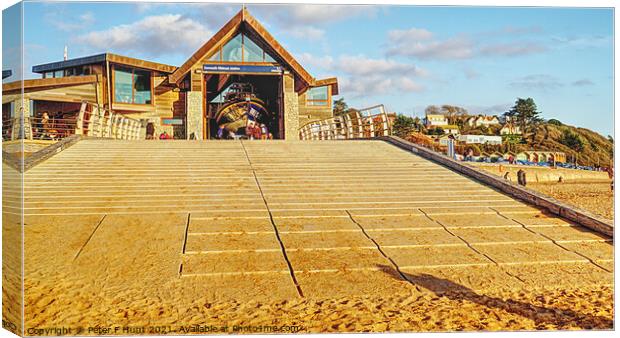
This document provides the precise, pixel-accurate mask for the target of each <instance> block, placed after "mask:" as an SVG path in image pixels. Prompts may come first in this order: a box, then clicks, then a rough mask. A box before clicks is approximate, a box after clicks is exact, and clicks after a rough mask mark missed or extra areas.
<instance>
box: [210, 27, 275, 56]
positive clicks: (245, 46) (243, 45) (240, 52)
mask: <svg viewBox="0 0 620 338" xmlns="http://www.w3.org/2000/svg"><path fill="white" fill-rule="evenodd" d="M209 61H215V62H242V63H245V62H254V63H275V62H276V61H275V60H274V58H273V57H272V56H271V55H269V54H268V53H267V52H265V50H264V49H263V48H261V47H260V46H259V45H258V44H257V43H256V42H254V41H253V40H252V39H250V38H249V37H248V36H247V35H245V34H243V33H239V34H237V35H235V37H233V38H232V39H230V41H228V42H227V43H225V44H224V45H223V46H221V47H220V48H218V49H217V50H216V51H215V52H214V53H213V55H211V56H210V57H209Z"/></svg>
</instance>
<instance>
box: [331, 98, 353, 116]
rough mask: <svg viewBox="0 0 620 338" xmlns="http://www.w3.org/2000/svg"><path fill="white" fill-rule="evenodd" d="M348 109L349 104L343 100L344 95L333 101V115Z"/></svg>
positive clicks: (340, 113)
mask: <svg viewBox="0 0 620 338" xmlns="http://www.w3.org/2000/svg"><path fill="white" fill-rule="evenodd" d="M348 110H349V106H348V105H347V103H346V102H344V97H341V98H339V99H338V100H336V101H334V115H336V116H338V115H342V114H345V113H346V112H347V111H348Z"/></svg>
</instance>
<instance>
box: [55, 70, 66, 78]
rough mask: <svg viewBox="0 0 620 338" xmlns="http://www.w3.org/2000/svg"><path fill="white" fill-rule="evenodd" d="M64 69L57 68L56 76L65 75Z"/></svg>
mask: <svg viewBox="0 0 620 338" xmlns="http://www.w3.org/2000/svg"><path fill="white" fill-rule="evenodd" d="M64 73H65V71H64V70H57V71H55V72H54V77H62V76H63V75H64Z"/></svg>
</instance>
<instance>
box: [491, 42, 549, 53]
mask: <svg viewBox="0 0 620 338" xmlns="http://www.w3.org/2000/svg"><path fill="white" fill-rule="evenodd" d="M546 50H547V48H546V47H545V46H543V45H541V44H537V43H533V42H518V41H513V42H511V43H498V44H492V45H487V46H483V47H482V48H480V54H481V55H492V56H519V55H527V54H536V53H541V52H544V51H546Z"/></svg>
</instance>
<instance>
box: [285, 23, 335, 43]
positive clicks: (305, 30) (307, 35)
mask: <svg viewBox="0 0 620 338" xmlns="http://www.w3.org/2000/svg"><path fill="white" fill-rule="evenodd" d="M284 33H286V34H289V35H291V36H293V37H296V38H298V39H306V40H320V39H322V38H323V37H324V36H325V31H324V30H322V29H319V28H316V27H313V26H299V27H291V29H289V30H287V31H285V32H284Z"/></svg>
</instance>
